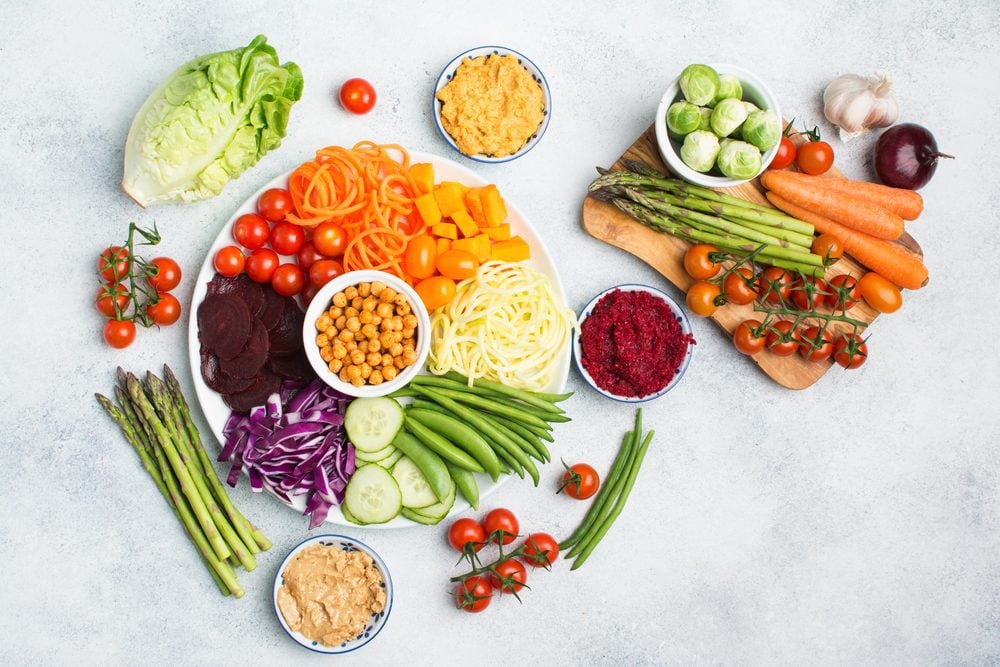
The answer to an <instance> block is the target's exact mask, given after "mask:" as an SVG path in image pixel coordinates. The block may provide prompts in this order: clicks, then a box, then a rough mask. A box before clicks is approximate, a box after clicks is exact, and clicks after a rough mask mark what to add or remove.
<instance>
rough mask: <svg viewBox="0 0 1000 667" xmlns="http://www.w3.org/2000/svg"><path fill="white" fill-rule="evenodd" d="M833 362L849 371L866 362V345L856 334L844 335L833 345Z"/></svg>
mask: <svg viewBox="0 0 1000 667" xmlns="http://www.w3.org/2000/svg"><path fill="white" fill-rule="evenodd" d="M833 358H834V360H835V361H836V362H837V363H838V364H840V365H841V366H843V367H844V368H846V369H848V370H850V369H852V368H857V367H858V366H860V365H861V364H863V363H865V361H867V360H868V345H867V344H865V342H864V341H863V340H862V339H861V337H860V336H858V335H857V334H852V335H850V336H848V335H846V334H844V335H842V336H840V337H839V338H838V339H837V342H836V343H834V345H833Z"/></svg>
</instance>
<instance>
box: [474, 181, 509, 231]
mask: <svg viewBox="0 0 1000 667" xmlns="http://www.w3.org/2000/svg"><path fill="white" fill-rule="evenodd" d="M479 201H480V202H482V204H483V215H484V216H485V217H486V226H487V227H497V226H499V225H500V223H502V222H503V221H504V220H506V219H507V207H506V206H505V205H504V203H503V197H501V196H500V191H499V190H497V186H495V185H487V186H486V187H484V188H483V191H482V192H481V193H480V195H479Z"/></svg>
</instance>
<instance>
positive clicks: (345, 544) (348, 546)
mask: <svg viewBox="0 0 1000 667" xmlns="http://www.w3.org/2000/svg"><path fill="white" fill-rule="evenodd" d="M316 544H322V545H324V546H328V547H333V548H336V549H341V550H343V551H363V552H365V553H366V554H368V555H369V556H371V557H372V560H373V561H375V567H377V568H378V570H379V573H380V574H381V575H382V587H383V588H384V589H385V608H384V609H383V610H382V611H380V612H378V613H375V614H372V616H371V618H370V619H368V622H367V623H366V624H365V627H364V629H363V630H362V631H361V632H360V633H358V636H357V637H355V638H354V639H350V640H348V641H346V642H343V643H342V644H338V645H337V646H326V645H324V644H320V643H319V642H317V641H315V640H312V639H309V638H308V637H306V636H305V635H303V634H302V633H299V632H295V631H294V630H292V629H291V628H290V627H288V623H287V622H286V621H285V617H284V615H283V614H282V613H281V610H280V609H279V608H278V589H280V588H281V587H282V586H283V585H284V583H285V579H284V572H285V567H286V566H287V565H288V563H289V562H291V560H292V558H294V557H295V555H296V554H298V553H299V552H300V551H302V550H303V549H306V548H308V547H311V546H313V545H316ZM391 611H392V578H391V577H390V576H389V568H387V567H386V566H385V562H384V561H383V560H382V558H381V557H380V556H379V555H378V554H377V553H375V550H374V549H372V548H371V547H370V546H368V545H367V544H365V543H364V542H362V541H361V540H358V539H355V538H353V537H348V536H346V535H315V536H313V537H310V538H309V539H307V540H303V541H302V542H300V543H299V544H298V545H296V546H295V548H293V549H292V550H291V551H290V552H288V555H287V556H285V560H283V561H281V565H280V566H278V572H277V574H275V576H274V613H275V614H277V616H278V622H279V623H281V627H282V628H284V629H285V632H287V633H288V636H289V637H291V638H292V639H294V640H295V641H296V642H297V643H298V644H299V646H302V647H304V648H307V649H309V650H310V651H315V652H316V653H324V654H326V655H337V654H340V653H350V652H351V651H356V650H357V649H359V648H361V647H362V646H364V645H365V644H367V643H368V642H370V641H371V640H373V639H375V636H376V635H377V634H378V633H379V632H381V631H382V628H383V627H384V626H385V624H386V622H387V621H388V620H389V612H391Z"/></svg>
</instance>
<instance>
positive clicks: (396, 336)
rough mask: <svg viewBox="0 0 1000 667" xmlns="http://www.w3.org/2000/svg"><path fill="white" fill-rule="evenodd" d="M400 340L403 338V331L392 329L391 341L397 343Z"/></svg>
mask: <svg viewBox="0 0 1000 667" xmlns="http://www.w3.org/2000/svg"><path fill="white" fill-rule="evenodd" d="M402 340H403V332H402V331H393V332H392V342H394V343H399V342H401V341H402Z"/></svg>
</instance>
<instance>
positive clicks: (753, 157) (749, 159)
mask: <svg viewBox="0 0 1000 667" xmlns="http://www.w3.org/2000/svg"><path fill="white" fill-rule="evenodd" d="M760 166H761V159H760V151H759V150H757V147H756V146H751V145H750V144H748V143H747V142H745V141H730V142H727V143H726V145H725V146H723V147H722V148H721V149H720V150H719V171H721V172H722V173H723V174H725V175H726V176H728V177H729V178H737V179H740V180H744V179H750V178H753V177H754V176H756V175H757V174H758V173H760Z"/></svg>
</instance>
